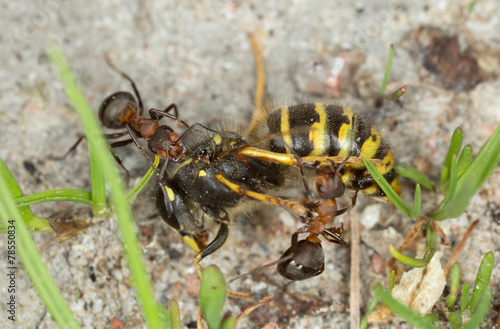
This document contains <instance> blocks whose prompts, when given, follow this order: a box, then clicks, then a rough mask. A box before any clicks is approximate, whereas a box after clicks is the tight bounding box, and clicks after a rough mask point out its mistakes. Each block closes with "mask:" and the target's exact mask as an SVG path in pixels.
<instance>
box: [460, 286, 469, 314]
mask: <svg viewBox="0 0 500 329" xmlns="http://www.w3.org/2000/svg"><path fill="white" fill-rule="evenodd" d="M469 295H470V284H469V283H467V282H466V283H464V285H463V286H462V297H461V298H462V299H461V300H460V313H464V312H465V310H466V309H467V307H468V306H469Z"/></svg>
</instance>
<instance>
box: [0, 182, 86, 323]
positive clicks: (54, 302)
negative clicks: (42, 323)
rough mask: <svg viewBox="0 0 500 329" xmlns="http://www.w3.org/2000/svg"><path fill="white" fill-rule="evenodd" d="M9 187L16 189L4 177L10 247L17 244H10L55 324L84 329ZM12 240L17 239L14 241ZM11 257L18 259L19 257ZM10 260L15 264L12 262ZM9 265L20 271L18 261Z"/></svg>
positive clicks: (2, 207)
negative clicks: (52, 272)
mask: <svg viewBox="0 0 500 329" xmlns="http://www.w3.org/2000/svg"><path fill="white" fill-rule="evenodd" d="M9 185H10V186H9ZM9 187H12V184H9V183H7V182H6V180H5V178H4V175H0V195H1V202H0V217H1V218H2V219H3V221H4V224H5V225H6V226H7V227H8V229H9V231H11V232H9V236H8V242H7V243H8V244H9V246H11V245H13V244H11V242H10V241H13V242H14V243H15V247H16V248H17V249H16V251H17V255H19V258H20V259H21V262H22V263H23V266H24V269H25V271H26V273H27V274H28V276H29V277H30V279H31V282H32V283H33V285H34V286H35V288H36V290H37V291H38V295H39V296H40V298H41V299H42V300H43V302H44V304H45V306H46V307H47V310H48V311H49V313H50V315H51V316H52V318H53V319H54V321H55V322H56V323H57V324H58V325H59V326H60V327H61V328H80V326H79V324H78V322H76V320H75V318H74V317H73V315H72V314H71V311H70V309H69V307H68V306H67V305H66V301H65V300H64V299H63V297H62V296H61V293H60V292H59V289H58V288H57V286H56V285H55V283H54V281H53V280H52V278H51V276H50V274H49V271H48V270H47V268H46V267H45V265H44V264H43V261H42V258H41V257H40V254H39V253H38V248H37V247H36V245H35V243H34V242H33V240H32V238H31V236H30V232H29V231H28V229H27V227H26V223H25V221H24V220H23V218H22V217H21V214H20V213H19V211H18V208H17V207H16V205H15V203H14V199H13V197H12V194H11V191H10V190H9ZM14 192H15V191H14ZM16 194H17V193H16ZM9 222H10V223H9ZM9 225H11V226H9ZM12 230H14V232H12ZM12 233H13V234H12ZM11 237H13V238H12V239H11ZM9 251H10V250H9ZM10 256H13V257H14V258H15V257H16V255H15V254H14V255H10ZM10 261H12V263H11V262H10ZM6 263H7V264H8V266H9V267H10V266H12V267H15V268H12V269H10V268H9V267H7V268H6V270H7V271H9V272H10V271H15V272H19V271H20V269H19V268H18V267H17V260H15V259H8V261H7V262H6ZM9 272H8V273H9ZM16 275H18V274H16ZM5 302H6V301H5ZM4 307H5V304H4ZM19 311H22V310H18V312H19ZM4 316H6V315H4Z"/></svg>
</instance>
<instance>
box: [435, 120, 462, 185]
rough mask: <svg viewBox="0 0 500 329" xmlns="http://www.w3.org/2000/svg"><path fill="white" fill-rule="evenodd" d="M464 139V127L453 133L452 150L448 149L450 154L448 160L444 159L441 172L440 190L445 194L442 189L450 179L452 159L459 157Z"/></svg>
mask: <svg viewBox="0 0 500 329" xmlns="http://www.w3.org/2000/svg"><path fill="white" fill-rule="evenodd" d="M463 139H464V132H463V130H462V127H458V128H457V129H455V131H454V132H453V135H452V136H451V143H450V148H449V149H448V153H447V154H446V158H445V159H444V164H443V169H442V170H441V178H440V180H439V189H440V190H441V192H442V193H443V191H442V189H443V187H444V185H446V182H447V181H448V179H449V177H450V166H451V158H452V157H453V156H456V157H458V153H459V152H460V149H461V148H462V141H463Z"/></svg>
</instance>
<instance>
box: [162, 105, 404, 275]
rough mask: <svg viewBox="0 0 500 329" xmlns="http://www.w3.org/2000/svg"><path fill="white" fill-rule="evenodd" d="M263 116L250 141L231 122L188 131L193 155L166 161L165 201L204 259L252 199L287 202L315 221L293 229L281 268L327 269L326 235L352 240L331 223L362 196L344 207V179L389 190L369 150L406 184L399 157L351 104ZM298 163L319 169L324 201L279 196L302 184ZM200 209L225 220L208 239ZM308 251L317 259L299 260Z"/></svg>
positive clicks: (376, 191) (391, 176)
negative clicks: (371, 169) (378, 179)
mask: <svg viewBox="0 0 500 329" xmlns="http://www.w3.org/2000/svg"><path fill="white" fill-rule="evenodd" d="M260 120H261V122H260V123H259V124H257V125H255V126H256V127H261V128H262V127H267V129H265V128H264V129H261V130H260V131H258V132H256V133H255V134H253V133H250V134H249V136H251V138H252V140H251V141H250V142H248V141H247V140H246V139H245V138H244V137H243V136H242V134H239V133H237V132H233V131H227V130H226V129H224V127H223V128H222V129H220V130H216V129H214V130H215V131H217V132H215V133H214V130H210V131H205V133H203V134H199V133H198V132H196V133H195V132H194V131H191V133H185V134H184V135H183V137H182V141H183V143H184V144H185V145H186V147H187V149H188V156H187V158H186V159H184V161H183V162H181V163H179V162H169V163H168V164H166V165H165V166H166V170H165V175H164V176H162V177H161V179H162V184H163V188H164V189H165V191H166V194H165V195H164V194H162V190H158V193H157V199H156V201H157V207H158V209H159V212H160V215H161V216H162V218H163V219H164V220H165V221H166V222H167V223H168V224H169V225H170V226H172V227H173V228H174V229H176V230H178V231H179V233H181V235H182V236H183V237H184V238H187V239H190V240H192V242H191V243H190V245H191V246H194V248H195V249H196V250H198V254H197V255H196V257H195V262H196V264H198V263H199V262H200V261H201V260H202V259H203V258H205V257H206V256H208V255H210V254H212V253H213V252H215V251H216V250H218V249H219V248H220V247H221V246H222V245H223V244H224V243H225V241H226V239H227V237H228V234H229V226H230V223H231V218H232V217H234V216H237V215H238V213H239V212H240V211H241V209H242V207H244V205H245V204H247V203H248V202H249V201H250V200H253V201H259V202H264V203H268V204H274V205H277V206H280V207H285V208H287V209H289V210H290V211H292V212H294V213H296V214H297V216H299V217H300V218H301V219H302V220H303V221H305V222H306V223H307V225H306V226H305V227H304V228H303V229H299V230H298V231H297V232H296V233H294V235H293V236H292V247H291V248H290V249H289V250H288V251H287V252H285V254H286V255H285V256H284V257H285V259H284V260H283V261H282V262H281V263H280V265H279V266H278V271H279V272H280V274H281V275H283V276H284V277H286V278H288V279H291V280H302V279H306V278H309V277H312V276H314V275H318V274H320V273H321V272H322V267H323V266H324V256H323V254H322V250H321V252H319V249H318V247H319V248H321V246H320V240H319V239H318V235H323V236H324V237H325V238H326V239H327V240H329V241H332V242H336V243H340V244H345V242H344V241H343V240H342V228H326V225H327V224H328V223H329V222H330V221H331V220H332V219H333V218H335V217H336V216H338V215H340V214H342V213H344V212H346V211H347V210H348V209H350V208H352V206H353V205H354V202H355V201H354V200H355V199H353V205H351V206H350V207H348V209H347V208H346V209H341V210H339V211H337V208H336V202H335V198H337V197H338V196H340V195H342V194H343V191H344V190H343V189H344V185H345V186H346V187H348V188H350V189H353V190H355V191H361V192H363V193H366V194H370V195H378V196H384V193H383V191H382V190H381V189H380V188H379V187H378V185H377V184H376V183H375V181H374V180H373V178H372V177H371V175H370V174H369V173H368V171H367V170H366V168H365V167H364V165H363V163H362V158H366V159H370V160H371V161H372V162H374V164H375V165H376V166H377V167H378V169H379V171H380V172H381V174H382V175H383V176H384V177H385V179H386V180H387V181H388V182H390V183H391V185H392V186H393V187H394V188H395V190H396V191H399V178H398V176H397V175H396V174H395V173H394V171H393V167H394V163H395V159H394V156H393V154H392V151H391V150H390V149H389V147H388V146H387V144H385V143H384V142H383V141H382V137H381V135H380V133H379V132H378V130H377V129H376V128H375V127H374V126H372V125H371V124H370V123H369V122H368V121H367V120H366V119H364V118H363V117H361V116H359V115H358V114H355V113H354V112H353V111H352V110H351V109H348V108H345V107H341V106H334V105H324V104H302V105H296V106H292V107H282V108H279V109H277V110H275V111H272V112H270V113H268V114H267V115H266V116H265V117H264V119H260ZM254 146H255V147H254ZM292 153H293V154H292ZM339 163H340V164H341V165H339V166H338V167H335V164H339ZM342 163H343V164H342ZM291 167H297V168H299V169H301V168H302V169H301V170H303V169H306V170H309V171H310V170H313V171H314V174H315V178H316V181H317V182H318V184H317V194H318V197H319V199H320V201H318V202H310V204H309V205H308V206H303V205H301V204H299V203H297V202H294V201H291V200H288V199H286V198H280V197H277V196H274V195H276V194H278V193H279V192H280V191H282V190H283V189H287V188H290V187H297V186H298V184H297V182H299V181H300V179H297V171H296V170H291V169H290V168H291ZM294 176H295V177H294ZM290 177H294V178H291V179H289V178H290ZM302 177H304V175H302ZM198 210H201V212H202V213H204V214H206V215H208V216H209V217H212V218H214V219H215V221H216V222H217V223H219V225H220V227H219V231H218V233H217V235H216V237H215V238H214V239H213V240H212V241H211V242H210V243H208V244H207V243H206V240H202V241H200V240H198V239H197V237H198V236H203V237H206V234H204V232H203V233H200V232H202V231H199V230H200V228H202V227H203V223H201V224H200V223H199V221H198V220H197V219H195V213H196V212H198ZM193 223H197V225H196V226H195V225H193ZM197 230H198V231H197ZM300 233H309V237H308V238H307V239H306V240H301V241H298V234H300ZM304 241H305V242H304ZM290 250H291V251H290ZM290 255H291V256H290ZM289 256H290V257H289ZM300 259H306V260H309V259H316V260H315V261H314V264H312V265H311V268H312V269H310V268H307V266H306V267H304V266H302V265H301V266H296V264H298V263H299V262H300ZM292 263H293V264H292ZM297 269H298V270H297ZM297 271H298V272H297Z"/></svg>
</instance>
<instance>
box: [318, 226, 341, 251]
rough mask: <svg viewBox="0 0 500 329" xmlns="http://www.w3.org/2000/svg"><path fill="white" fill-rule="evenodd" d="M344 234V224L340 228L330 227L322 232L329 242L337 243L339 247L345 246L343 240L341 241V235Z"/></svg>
mask: <svg viewBox="0 0 500 329" xmlns="http://www.w3.org/2000/svg"><path fill="white" fill-rule="evenodd" d="M343 233H344V224H342V226H341V227H330V228H325V229H324V230H323V234H322V235H323V236H324V237H325V239H326V240H328V241H329V242H333V243H337V244H340V245H343V246H345V245H347V242H345V240H344V239H342V234H343Z"/></svg>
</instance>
